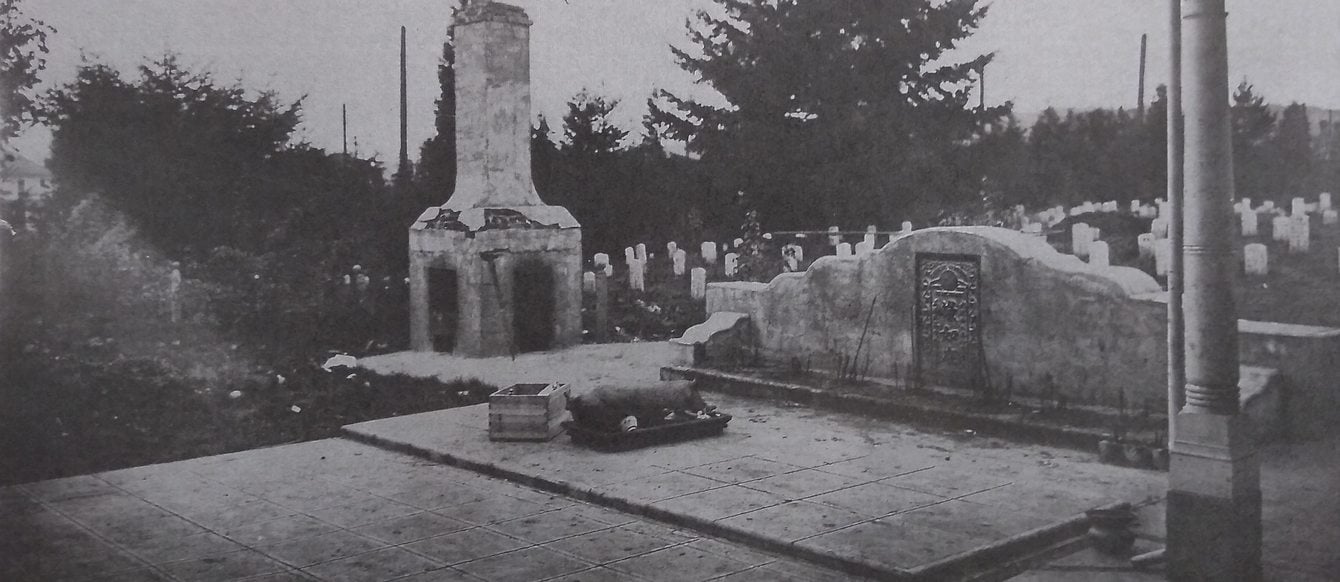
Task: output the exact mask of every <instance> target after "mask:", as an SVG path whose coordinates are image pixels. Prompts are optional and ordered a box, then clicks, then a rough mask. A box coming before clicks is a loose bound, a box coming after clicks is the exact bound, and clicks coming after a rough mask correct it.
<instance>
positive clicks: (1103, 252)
mask: <svg viewBox="0 0 1340 582" xmlns="http://www.w3.org/2000/svg"><path fill="white" fill-rule="evenodd" d="M1089 264H1090V265H1093V266H1095V267H1107V266H1109V265H1111V259H1110V257H1109V256H1108V248H1107V243H1105V242H1103V241H1100V240H1097V241H1093V242H1091V243H1089Z"/></svg>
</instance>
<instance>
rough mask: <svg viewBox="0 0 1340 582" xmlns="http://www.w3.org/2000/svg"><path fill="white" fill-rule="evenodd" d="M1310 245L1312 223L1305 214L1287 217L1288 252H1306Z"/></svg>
mask: <svg viewBox="0 0 1340 582" xmlns="http://www.w3.org/2000/svg"><path fill="white" fill-rule="evenodd" d="M1311 246H1312V223H1311V222H1309V220H1308V217H1307V215H1306V214H1299V215H1298V216H1293V217H1290V218H1289V252H1291V253H1306V252H1307V251H1308V249H1309V248H1310V247H1311Z"/></svg>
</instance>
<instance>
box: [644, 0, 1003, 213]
mask: <svg viewBox="0 0 1340 582" xmlns="http://www.w3.org/2000/svg"><path fill="white" fill-rule="evenodd" d="M716 3H717V4H718V8H719V10H718V11H715V12H708V11H701V12H699V13H698V15H697V18H696V20H695V21H692V22H690V25H689V36H690V41H691V43H692V45H693V47H692V48H674V49H673V50H674V53H675V56H676V58H677V60H678V62H679V64H680V66H681V67H682V68H683V69H685V70H686V71H688V72H690V73H693V74H694V75H696V76H697V77H699V78H700V79H701V80H702V81H703V82H705V83H706V84H707V85H709V86H711V87H712V88H714V89H715V90H716V91H717V92H718V93H720V94H721V96H723V97H724V98H725V99H726V100H727V101H728V102H729V103H730V106H729V107H716V106H713V105H711V104H708V103H706V102H702V101H697V100H693V99H690V98H687V97H681V96H677V95H674V94H672V93H669V92H665V91H661V92H659V93H658V94H657V106H656V107H655V108H654V109H653V117H654V121H655V122H656V123H658V124H661V125H664V126H665V127H666V132H667V134H668V136H669V137H672V138H675V139H681V140H685V141H687V142H688V144H689V147H690V149H691V151H693V152H695V153H698V154H701V155H702V159H703V160H704V162H705V163H707V164H708V165H709V166H710V167H711V168H713V171H714V173H715V174H717V176H718V177H717V182H718V187H717V188H716V191H717V192H719V195H720V196H733V195H734V193H735V192H736V191H745V192H747V193H748V195H749V196H750V197H751V199H752V200H754V201H755V202H756V203H757V205H758V208H759V210H760V212H761V216H760V219H761V220H763V221H764V222H765V223H767V224H769V225H770V227H772V228H778V227H814V226H818V225H820V223H819V221H823V222H822V223H821V224H837V223H847V224H862V225H864V224H868V223H870V222H872V221H879V222H883V223H885V224H894V223H896V222H895V221H896V220H897V219H899V218H902V217H905V216H906V215H907V214H908V213H910V212H915V213H922V214H926V213H930V212H933V211H934V210H935V209H936V208H937V207H939V206H941V205H943V204H952V203H955V202H961V201H963V200H964V199H972V198H974V197H975V196H976V194H977V189H978V187H979V185H980V178H981V177H980V176H970V175H966V174H965V173H962V172H955V171H953V168H954V167H955V166H956V165H957V164H958V163H959V162H961V161H962V159H963V156H964V155H965V148H964V145H965V144H966V143H967V142H970V141H972V140H974V139H976V138H977V137H979V136H980V129H981V127H982V126H983V124H984V123H985V122H988V121H992V120H995V119H999V118H1000V117H1001V116H1002V115H1003V114H1004V113H1005V112H1006V110H1007V109H1008V106H1001V107H993V108H987V109H985V110H979V109H977V108H975V107H972V105H975V104H970V98H969V91H970V89H971V85H972V83H971V81H972V79H973V78H974V77H975V75H976V72H977V71H980V70H981V69H982V67H983V66H985V65H986V64H987V63H988V62H989V61H990V59H991V56H990V55H981V56H976V57H972V58H970V59H968V60H966V61H949V62H944V61H945V59H944V57H945V54H946V51H949V50H950V49H952V48H953V47H955V46H956V45H957V44H958V43H959V41H961V40H963V39H964V38H966V37H967V36H968V35H969V34H971V33H972V31H973V30H975V29H976V28H977V26H978V24H979V22H980V21H981V19H982V18H983V17H984V16H985V14H986V8H985V7H982V6H979V5H978V2H977V0H947V1H944V2H932V1H930V0H888V1H884V2H872V1H870V0H832V1H829V2H805V1H800V0H716ZM717 14H721V15H722V16H718V15H717Z"/></svg>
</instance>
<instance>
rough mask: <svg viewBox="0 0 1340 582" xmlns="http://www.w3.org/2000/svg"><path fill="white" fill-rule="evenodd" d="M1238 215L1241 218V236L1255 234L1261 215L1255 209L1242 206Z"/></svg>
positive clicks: (1259, 224)
mask: <svg viewBox="0 0 1340 582" xmlns="http://www.w3.org/2000/svg"><path fill="white" fill-rule="evenodd" d="M1244 204H1245V201H1244ZM1240 217H1241V219H1242V236H1256V233H1257V230H1258V228H1259V227H1260V226H1261V216H1260V215H1258V214H1257V213H1256V211H1255V210H1251V209H1248V208H1243V210H1242V214H1241V215H1240Z"/></svg>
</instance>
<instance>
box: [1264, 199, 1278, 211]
mask: <svg viewBox="0 0 1340 582" xmlns="http://www.w3.org/2000/svg"><path fill="white" fill-rule="evenodd" d="M1274 209H1275V201H1274V200H1265V201H1262V202H1261V210H1263V211H1266V212H1269V211H1271V210H1274Z"/></svg>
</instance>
